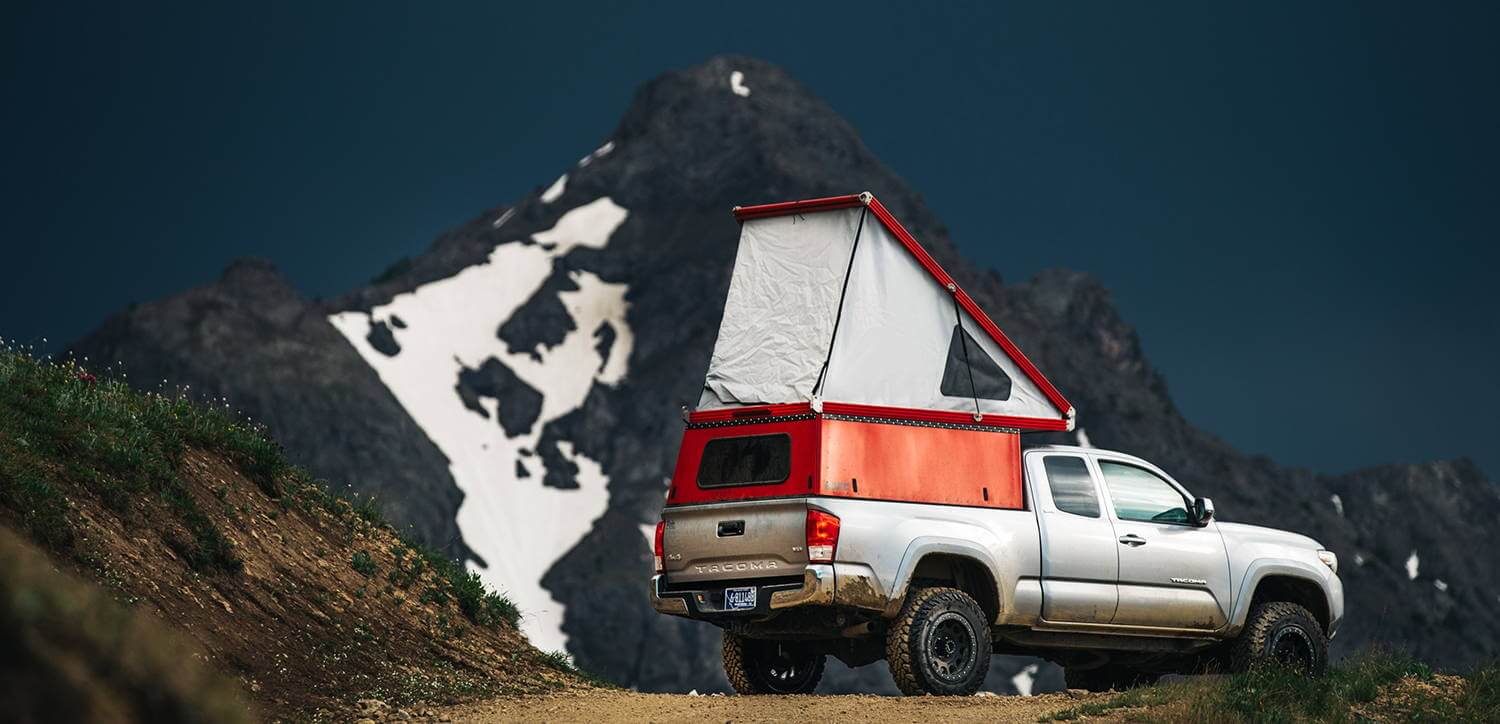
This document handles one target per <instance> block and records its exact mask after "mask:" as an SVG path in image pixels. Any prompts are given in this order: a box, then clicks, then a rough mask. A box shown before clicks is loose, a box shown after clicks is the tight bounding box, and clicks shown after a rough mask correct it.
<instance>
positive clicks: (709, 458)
mask: <svg viewBox="0 0 1500 724" xmlns="http://www.w3.org/2000/svg"><path fill="white" fill-rule="evenodd" d="M791 471H792V438H791V436H789V435H786V434H784V433H783V434H778V435H752V436H749V437H721V438H719V439H717V440H710V441H708V444H707V445H705V446H704V447H703V460H702V461H701V462H700V463H698V487H700V488H722V487H727V486H731V485H770V484H772V483H782V482H786V479H787V477H788V476H789V475H791Z"/></svg>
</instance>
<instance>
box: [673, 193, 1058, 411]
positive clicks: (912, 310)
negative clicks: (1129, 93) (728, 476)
mask: <svg viewBox="0 0 1500 724" xmlns="http://www.w3.org/2000/svg"><path fill="white" fill-rule="evenodd" d="M734 213H735V216H736V218H738V219H739V220H740V221H741V232H740V244H739V253H738V255H737V256H736V258H735V264H734V276H733V278H732V279H731V281H730V285H729V296H728V299H727V300H726V302H725V305H724V318H723V322H722V323H721V325H720V327H719V337H718V341H717V342H716V343H715V344H714V352H713V357H712V360H711V361H710V362H709V367H708V375H707V377H706V379H705V380H704V384H703V393H702V397H701V398H700V399H699V402H698V408H697V411H696V412H694V413H692V415H691V416H690V418H689V419H690V421H692V422H711V421H713V420H727V419H732V418H734V417H740V416H741V415H738V414H735V411H736V410H739V411H742V412H750V411H749V410H746V409H745V408H747V407H755V406H768V405H769V406H772V411H773V412H774V413H775V414H783V413H786V412H791V411H792V410H790V409H776V408H781V407H783V406H787V405H795V406H797V407H798V408H801V407H802V406H808V407H810V409H811V410H812V411H813V412H818V413H824V414H835V415H849V416H858V417H866V418H881V419H890V420H904V421H908V422H913V421H915V422H925V423H934V424H943V423H947V424H955V425H965V426H970V425H972V426H984V427H997V428H1008V429H1012V430H1017V431H1022V430H1071V429H1072V427H1073V407H1072V405H1070V404H1068V401H1067V400H1066V399H1064V398H1063V396H1062V394H1061V393H1059V392H1058V391H1057V388H1055V387H1053V386H1052V383H1050V382H1048V381H1047V378H1045V377H1043V376H1042V374H1041V372H1040V371H1038V370H1037V368H1036V366H1035V365H1033V364H1032V363H1031V361H1030V360H1028V359H1026V356H1025V355H1024V354H1022V353H1021V351H1020V350H1019V349H1018V348H1017V347H1016V346H1015V344H1013V343H1012V342H1011V341H1010V340H1009V339H1008V338H1006V336H1005V333H1004V332H1002V331H1000V328H999V327H998V326H996V325H995V323H994V322H993V321H991V320H990V318H989V317H988V316H986V315H985V313H984V311H983V310H981V309H980V308H979V306H978V305H977V304H975V303H974V300H973V299H972V298H970V297H969V295H968V294H966V293H965V292H964V291H963V289H960V288H959V287H958V286H957V284H956V283H954V281H953V278H952V277H950V276H948V274H947V272H945V271H943V269H942V268H941V267H939V266H938V264H937V262H936V261H934V260H933V259H932V257H931V256H930V255H928V253H927V252H926V250H924V249H923V248H922V247H921V246H920V245H919V244H918V243H917V241H916V239H914V238H912V236H911V234H909V233H907V231H906V229H904V228H902V226H901V224H900V222H898V221H896V219H895V217H893V216H891V214H890V212H888V211H887V210H886V209H885V207H884V206H882V205H881V204H880V202H879V201H877V200H876V199H875V198H874V197H873V196H872V195H871V194H869V193H863V194H858V195H850V196H837V197H832V198H825V199H813V200H810V201H793V202H788V203H779V204H767V205H764V206H749V207H737V208H736V209H735V210H734Z"/></svg>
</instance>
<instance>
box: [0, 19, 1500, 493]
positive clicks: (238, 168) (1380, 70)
mask: <svg viewBox="0 0 1500 724" xmlns="http://www.w3.org/2000/svg"><path fill="white" fill-rule="evenodd" d="M204 5H212V6H216V7H199V6H198V4H183V5H182V6H181V7H177V8H166V7H164V6H162V5H158V4H152V7H143V6H141V4H129V5H125V6H120V7H114V8H111V7H108V6H106V5H103V4H101V5H99V6H98V7H93V8H84V7H83V6H82V5H80V4H72V3H68V4H64V3H41V4H38V6H36V7H32V6H28V5H26V4H24V3H22V4H17V3H7V4H5V6H4V7H3V8H0V38H3V42H0V91H3V96H0V97H3V99H4V103H3V105H4V108H3V110H0V124H3V125H0V129H3V132H4V138H5V142H6V143H5V147H6V151H5V156H4V163H3V168H4V173H3V183H4V186H3V188H0V194H3V195H0V199H3V202H0V203H3V204H4V206H3V210H0V211H3V213H0V239H3V243H4V254H3V256H0V267H3V269H4V274H3V280H4V288H3V290H0V336H5V337H8V338H13V339H14V338H21V339H26V340H36V339H39V338H41V337H47V338H49V339H50V340H51V343H50V344H49V346H50V347H51V348H53V349H55V348H57V347H58V346H60V344H61V343H63V342H64V341H66V340H70V339H72V338H75V337H77V336H79V335H81V334H83V333H84V332H86V331H87V330H88V329H90V328H91V327H92V326H93V325H95V324H96V323H97V322H98V321H100V320H101V319H103V318H104V317H105V316H106V315H108V314H109V313H111V312H113V311H116V310H118V309H120V308H121V307H123V306H125V305H126V304H128V303H130V302H131V301H144V300H148V299H154V298H157V297H160V296H163V295H166V294H169V293H172V292H175V291H178V290H181V289H183V288H186V287H188V286H192V285H196V284H200V283H203V282H205V281H208V280H210V279H212V278H214V277H215V276H217V274H218V272H219V271H220V270H221V269H222V267H223V266H224V264H225V263H226V262H227V261H228V260H230V259H231V258H233V257H236V256H243V255H258V256H264V257H268V258H270V259H272V260H274V261H275V262H276V263H277V264H278V265H280V266H281V268H283V269H284V270H286V272H287V273H288V274H289V275H290V276H291V278H292V279H293V280H294V281H295V282H296V283H297V284H298V285H299V286H300V287H301V288H302V289H303V290H305V291H306V292H308V293H309V294H311V295H322V296H331V295H334V294H337V293H339V292H341V291H344V290H346V289H349V288H351V287H353V286H355V285H357V284H359V283H361V282H363V281H365V280H366V279H369V278H370V277H372V276H374V275H375V274H377V273H378V272H379V271H380V270H381V269H382V268H384V267H385V266H386V265H387V264H389V263H390V262H391V261H393V260H395V259H396V258H398V257H400V256H403V255H409V254H414V253H418V252H420V251H421V250H422V249H424V248H425V247H426V246H427V244H428V243H429V242H430V240H431V239H432V238H433V237H434V236H435V235H436V234H437V233H438V232H439V231H441V230H443V229H444V228H447V227H450V226H453V225H456V224H457V223H459V222H460V221H462V220H465V219H467V218H469V217H471V216H472V215H474V214H475V213H477V212H478V211H479V210H481V209H483V208H486V207H490V206H494V205H496V204H499V203H502V202H506V201H509V200H513V199H515V198H517V197H519V196H521V195H522V194H524V193H526V192H528V191H530V190H532V189H534V188H536V187H537V186H540V185H544V184H546V183H548V182H550V181H551V180H552V179H553V178H555V177H556V176H557V174H558V173H559V172H560V171H562V170H564V169H565V168H567V166H568V165H569V164H571V163H572V162H573V161H574V160H576V159H577V158H578V157H580V156H582V155H583V154H584V153H585V152H587V151H589V150H591V149H593V148H594V147H595V146H596V145H598V142H599V141H601V140H602V139H604V138H605V137H606V136H607V134H608V133H609V132H610V130H611V129H612V128H613V126H614V124H615V122H616V121H617V119H618V118H619V116H620V114H621V112H622V111H623V110H624V109H625V107H626V105H627V104H628V103H629V100H630V97H631V94H632V92H633V91H634V89H635V88H636V87H637V86H638V85H639V84H640V83H642V82H644V81H646V80H647V79H649V78H651V77H652V76H654V75H656V74H657V73H659V72H661V71H663V70H665V69H669V68H676V67H683V66H687V65H692V64H694V63H697V62H700V61H702V60H703V59H705V58H707V57H709V56H711V55H714V54H718V53H725V52H735V53H745V54H750V55H755V56H759V57H762V58H765V59H767V60H771V61H773V62H776V63H779V64H781V65H783V66H785V67H787V68H788V69H789V70H790V71H791V72H792V73H793V74H794V75H796V76H797V77H799V78H800V79H801V80H802V81H803V82H804V83H806V84H807V85H808V86H810V87H811V88H812V89H813V90H814V91H815V92H817V93H819V94H820V95H822V96H823V97H824V98H825V99H827V100H828V102H829V103H830V104H832V105H833V107H834V108H836V109H837V110H838V111H840V112H841V113H843V114H844V115H845V116H846V117H848V118H849V119H850V120H851V121H852V122H853V123H854V124H855V125H856V126H857V127H858V128H859V129H860V130H861V131H862V133H863V134H864V137H865V140H866V141H867V142H868V144H869V145H870V147H871V148H872V149H874V151H875V152H876V153H877V154H878V155H879V156H880V157H881V158H882V159H883V160H884V161H885V162H886V163H887V164H889V165H890V166H892V167H893V168H895V169H896V171H897V172H899V173H900V174H902V175H903V176H905V177H906V178H907V179H908V180H909V181H910V182H911V183H912V184H913V185H914V186H915V187H916V188H918V189H919V190H920V191H921V192H922V193H923V194H924V195H925V196H926V198H927V200H928V202H929V203H930V204H931V205H932V206H933V207H934V208H935V209H936V210H937V212H938V213H939V215H940V216H941V217H942V218H943V219H944V220H946V221H947V222H948V224H949V226H950V227H951V229H952V231H953V235H954V237H955V238H956V239H957V240H958V242H959V243H960V245H961V246H962V247H963V248H964V250H965V251H966V252H967V253H968V254H969V255H971V256H972V257H974V258H975V259H977V260H978V261H980V262H981V263H983V264H987V265H989V266H993V267H994V268H996V269H997V270H999V271H1000V272H1001V274H1002V275H1003V276H1004V277H1006V278H1007V279H1011V280H1020V279H1024V278H1026V277H1029V276H1030V275H1032V274H1034V273H1035V272H1036V271H1038V270H1040V269H1043V268H1046V267H1049V266H1066V267H1072V268H1077V269H1084V270H1087V271H1090V272H1092V273H1094V274H1096V275H1097V276H1099V277H1100V278H1102V279H1103V280H1104V281H1105V283H1106V284H1108V285H1109V286H1110V287H1111V288H1112V289H1113V290H1114V292H1115V297H1116V300H1117V301H1118V303H1119V306H1120V308H1121V310H1122V311H1123V313H1124V314H1125V316H1126V318H1127V319H1128V320H1130V321H1131V322H1132V323H1133V324H1135V325H1136V327H1137V328H1138V329H1139V331H1140V334H1141V337H1142V338H1143V340H1144V343H1145V345H1146V350H1147V353H1148V355H1149V356H1150V358H1151V359H1152V361H1153V362H1154V363H1155V364H1156V365H1157V366H1158V367H1159V368H1160V369H1161V370H1162V371H1163V372H1164V374H1165V375H1166V377H1167V380H1168V383H1169V385H1170V387H1171V390H1172V392H1173V395H1174V397H1175V398H1176V399H1177V401H1178V403H1179V404H1180V405H1181V406H1182V408H1183V410H1184V411H1185V412H1186V414H1187V415H1188V417H1189V418H1190V419H1192V420H1194V421H1195V422H1197V423H1198V424H1200V425H1201V426H1203V427H1205V428H1207V429H1209V430H1211V431H1214V432H1216V433H1218V434H1220V435H1222V436H1223V437H1225V438H1226V439H1228V440H1229V441H1230V442H1231V443H1233V444H1235V445H1236V446H1238V447H1240V448H1242V449H1244V450H1247V451H1250V452H1257V453H1265V454H1268V455H1270V456H1272V457H1274V458H1276V459H1278V460H1281V461H1284V462H1288V463H1293V464H1300V465H1306V466H1310V467H1314V468H1317V469H1321V470H1327V471H1338V470H1343V469H1347V468H1352V467H1356V466H1361V465H1366V464H1373V463H1377V462H1383V461H1421V460H1427V459H1433V458H1445V457H1456V456H1460V455H1468V456H1471V457H1474V458H1476V459H1478V460H1479V461H1480V462H1481V464H1483V465H1484V466H1485V467H1486V469H1487V470H1488V471H1489V472H1490V473H1491V475H1495V474H1496V471H1500V452H1497V450H1496V445H1495V440H1496V438H1497V436H1500V425H1497V423H1496V422H1495V417H1494V415H1493V414H1492V412H1491V411H1492V410H1495V409H1496V408H1497V407H1500V381H1497V368H1500V365H1497V364H1496V357H1497V353H1500V323H1497V321H1496V318H1495V317H1496V313H1497V312H1500V303H1497V302H1496V301H1495V297H1494V296H1493V294H1494V292H1493V288H1494V286H1495V284H1494V283H1493V282H1492V281H1491V280H1492V278H1493V277H1494V275H1495V274H1496V269H1495V267H1496V262H1497V257H1500V254H1497V252H1496V250H1495V244H1496V242H1497V241H1500V239H1497V230H1500V223H1497V222H1500V219H1497V215H1500V211H1497V210H1500V183H1497V177H1496V176H1497V168H1500V140H1497V135H1500V97H1497V96H1500V94H1497V91H1496V89H1497V88H1500V43H1496V42H1495V40H1494V38H1495V36H1496V34H1497V32H1500V22H1497V20H1500V12H1497V8H1500V5H1497V4H1495V3H1486V4H1472V5H1471V4H1464V3H1456V2H1452V3H1424V4H1416V3H1409V4H1406V5H1386V4H1380V3H1368V2H1358V3H1348V4H1343V3H1333V2H1320V3H1246V4H1243V5H1241V6H1239V7H1235V8H1223V7H1212V8H1209V7H1204V6H1203V5H1204V4H1201V3H1182V4H1150V5H1144V4H1125V3H1097V4H1095V3H1068V4H1060V3H1037V4H1034V5H1025V6H1015V5H1005V6H1002V5H999V4H980V5H973V6H966V5H962V4H959V3H943V4H940V5H939V8H940V9H941V12H936V11H930V10H928V9H926V8H922V9H917V8H916V7H914V6H913V5H912V4H910V3H901V4H896V5H894V6H892V7H884V6H883V5H882V4H881V3H873V2H865V3H854V4H849V3H842V4H840V5H839V7H838V8H834V7H833V6H832V5H829V6H826V7H824V8H823V9H811V10H810V9H807V8H805V7H803V6H802V4H788V5H775V4H769V3H764V2H760V3H751V4H743V3H741V4H712V5H713V7H712V8H711V9H704V8H702V7H700V4H697V3H684V4H678V5H668V4H664V3H621V4H612V5H600V6H584V5H577V6H569V5H566V4H561V3H536V4H534V5H529V6H514V7H512V6H504V5H500V4H493V3H491V4H483V5H473V6H467V5H459V4H456V3H450V4H441V5H440V6H439V7H436V8H434V7H429V6H430V5H433V4H416V3H412V4H406V3H392V4H379V3H377V4H370V3H350V4H333V3H300V2H291V3H244V4H241V5H239V6H224V7H217V6H218V5H220V4H217V3H211V4H204ZM306 5H312V6H313V7H304V6H306ZM856 13H857V14H856ZM748 83H749V84H750V85H752V87H753V79H750V80H749V81H748ZM850 183H851V188H855V187H857V186H858V183H859V182H858V180H857V179H851V180H850ZM1064 386H1066V381H1064ZM1081 414H1082V420H1083V421H1084V424H1085V426H1087V411H1086V410H1084V411H1081Z"/></svg>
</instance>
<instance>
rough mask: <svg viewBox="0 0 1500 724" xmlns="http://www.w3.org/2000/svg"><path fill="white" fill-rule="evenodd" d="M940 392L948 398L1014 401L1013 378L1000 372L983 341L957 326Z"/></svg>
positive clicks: (949, 347) (939, 388) (950, 341)
mask: <svg viewBox="0 0 1500 724" xmlns="http://www.w3.org/2000/svg"><path fill="white" fill-rule="evenodd" d="M938 391H939V392H942V393H943V396H944V397H968V398H971V399H972V398H975V397H977V398H979V399H981V400H996V401H999V402H1004V401H1006V400H1009V399H1010V375H1007V374H1005V370H1003V369H1000V365H998V364H996V363H995V360H993V359H991V358H990V356H989V354H987V353H986V352H985V351H984V348H982V347H980V346H979V342H977V341H975V340H974V337H973V336H971V335H970V334H969V332H968V331H967V330H965V329H964V328H963V327H962V326H960V325H957V324H955V325H953V339H951V340H949V342H948V361H947V362H945V363H944V364H943V381H942V382H941V383H940V384H939V385H938Z"/></svg>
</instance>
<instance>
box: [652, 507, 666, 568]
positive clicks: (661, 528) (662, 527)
mask: <svg viewBox="0 0 1500 724" xmlns="http://www.w3.org/2000/svg"><path fill="white" fill-rule="evenodd" d="M666 530H667V522H666V521H664V520H658V521H656V544H655V546H654V549H655V553H656V572H657V573H661V572H662V571H663V570H665V567H664V566H662V564H661V559H662V556H663V555H664V554H663V553H662V546H661V539H662V536H663V535H664V534H665V533H666Z"/></svg>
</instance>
